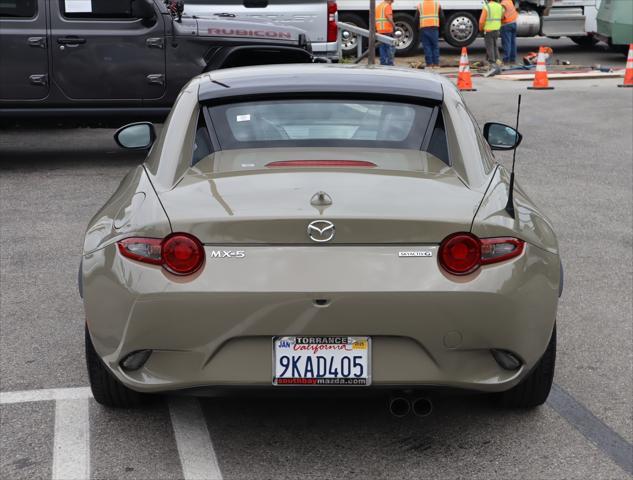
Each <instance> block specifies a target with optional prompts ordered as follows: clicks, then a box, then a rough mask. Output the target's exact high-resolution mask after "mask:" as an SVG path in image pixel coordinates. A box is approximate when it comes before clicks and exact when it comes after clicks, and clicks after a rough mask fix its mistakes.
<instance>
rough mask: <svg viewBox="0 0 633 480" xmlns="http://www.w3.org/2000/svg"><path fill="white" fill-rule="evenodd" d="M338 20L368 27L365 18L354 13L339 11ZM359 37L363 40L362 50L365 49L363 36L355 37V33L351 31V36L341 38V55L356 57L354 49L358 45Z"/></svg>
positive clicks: (365, 44)
mask: <svg viewBox="0 0 633 480" xmlns="http://www.w3.org/2000/svg"><path fill="white" fill-rule="evenodd" d="M339 21H341V22H343V23H350V24H352V25H355V26H357V27H360V28H365V29H366V28H367V27H368V25H367V20H366V19H364V18H363V17H361V16H360V15H357V14H355V13H341V14H340V15H339ZM341 33H342V32H341ZM359 38H360V40H362V42H363V52H364V51H365V50H367V39H366V38H364V37H357V36H356V35H354V34H353V33H352V34H351V36H350V37H348V39H347V40H346V39H344V38H342V39H341V42H342V44H343V45H342V51H343V57H356V49H357V46H358V43H357V42H358V40H359Z"/></svg>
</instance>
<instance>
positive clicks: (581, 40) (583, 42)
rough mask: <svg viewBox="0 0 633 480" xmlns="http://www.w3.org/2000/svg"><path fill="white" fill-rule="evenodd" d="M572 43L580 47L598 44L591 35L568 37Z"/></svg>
mask: <svg viewBox="0 0 633 480" xmlns="http://www.w3.org/2000/svg"><path fill="white" fill-rule="evenodd" d="M569 38H570V40H571V41H572V42H574V43H575V44H576V45H579V46H581V47H593V46H595V45H596V44H597V43H598V39H596V38H595V37H594V36H593V35H585V36H583V37H569Z"/></svg>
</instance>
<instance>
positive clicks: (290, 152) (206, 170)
mask: <svg viewBox="0 0 633 480" xmlns="http://www.w3.org/2000/svg"><path fill="white" fill-rule="evenodd" d="M262 157H263V159H262ZM328 161H334V162H336V163H335V165H337V164H340V166H315V164H316V165H323V164H327V163H326V162H328ZM283 162H292V163H290V165H291V166H285V164H284V163H283ZM302 162H306V163H305V166H301V164H302ZM355 162H358V166H351V165H355ZM272 163H278V164H279V163H281V166H280V165H274V166H272V165H271V166H266V165H270V164H272ZM387 164H389V165H391V166H393V168H391V169H386V168H384V167H385V165H387ZM262 165H263V166H262ZM372 165H375V166H372ZM160 198H161V201H162V203H163V206H164V208H165V210H166V212H167V215H168V216H169V218H170V221H171V223H172V227H173V229H174V231H185V232H189V233H191V234H193V235H195V236H196V237H198V238H199V239H200V240H201V241H202V242H203V243H207V244H315V242H314V240H312V239H311V238H310V236H309V232H308V225H309V224H310V223H311V222H313V221H317V220H327V221H329V222H332V223H333V224H334V226H335V235H334V237H333V238H332V239H331V240H330V241H329V242H328V244H426V243H431V244H433V243H439V242H440V241H441V240H442V239H443V238H444V237H446V236H447V235H448V234H450V233H452V232H456V231H468V230H470V225H471V222H472V218H473V216H474V214H475V212H476V210H477V207H478V206H479V204H480V202H481V199H482V194H481V193H479V192H476V191H473V190H470V189H469V188H467V187H466V185H465V184H464V183H463V182H462V181H461V179H460V178H459V177H458V175H457V174H456V172H455V171H454V170H453V169H452V168H451V167H449V166H447V165H446V164H445V163H444V162H442V161H441V160H439V159H437V158H436V157H434V156H433V155H430V154H427V153H425V152H419V151H408V150H386V149H374V148H368V149H345V148H343V149H341V148H338V149H327V148H315V149H311V150H306V149H299V148H285V149H252V150H229V151H222V152H218V153H216V154H215V155H210V156H208V157H206V158H205V159H203V160H202V161H200V162H199V163H198V164H196V165H195V166H193V167H191V168H190V169H189V170H188V171H187V172H186V173H185V175H184V176H183V178H182V179H181V180H180V182H179V183H178V184H177V185H176V187H174V188H173V189H172V190H170V191H167V192H163V193H161V194H160ZM321 226H323V225H321Z"/></svg>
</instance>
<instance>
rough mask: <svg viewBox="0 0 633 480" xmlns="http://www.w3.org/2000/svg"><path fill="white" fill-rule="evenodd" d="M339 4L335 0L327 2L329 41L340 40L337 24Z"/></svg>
mask: <svg viewBox="0 0 633 480" xmlns="http://www.w3.org/2000/svg"><path fill="white" fill-rule="evenodd" d="M337 11H338V6H337V5H336V2H335V1H333V0H328V2H327V41H328V42H336V41H337V40H338V27H337V26H336V12H337Z"/></svg>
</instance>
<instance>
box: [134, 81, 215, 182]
mask: <svg viewBox="0 0 633 480" xmlns="http://www.w3.org/2000/svg"><path fill="white" fill-rule="evenodd" d="M205 79H206V80H207V81H208V79H209V76H208V74H205V75H200V76H198V77H195V78H194V79H192V80H191V81H190V82H189V83H188V84H187V85H185V86H184V87H183V89H182V90H181V91H180V93H179V94H178V98H177V99H176V102H175V103H174V106H173V108H172V109H171V112H170V113H169V116H168V117H167V120H165V123H164V124H163V128H162V130H161V133H160V134H159V136H158V138H157V139H156V141H155V142H154V146H153V147H152V150H151V151H150V152H149V154H148V156H147V158H146V159H145V165H146V167H147V172H148V174H149V175H150V180H151V182H152V184H153V185H154V187H155V188H156V190H157V191H158V192H161V191H165V190H169V189H171V188H172V187H173V185H174V183H175V182H176V180H177V179H178V178H180V177H181V176H182V174H183V173H184V172H185V171H186V169H187V168H189V165H190V164H191V158H192V156H193V142H194V136H195V131H196V125H197V123H198V115H199V113H200V105H199V103H198V88H199V85H200V82H201V81H203V80H205Z"/></svg>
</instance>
